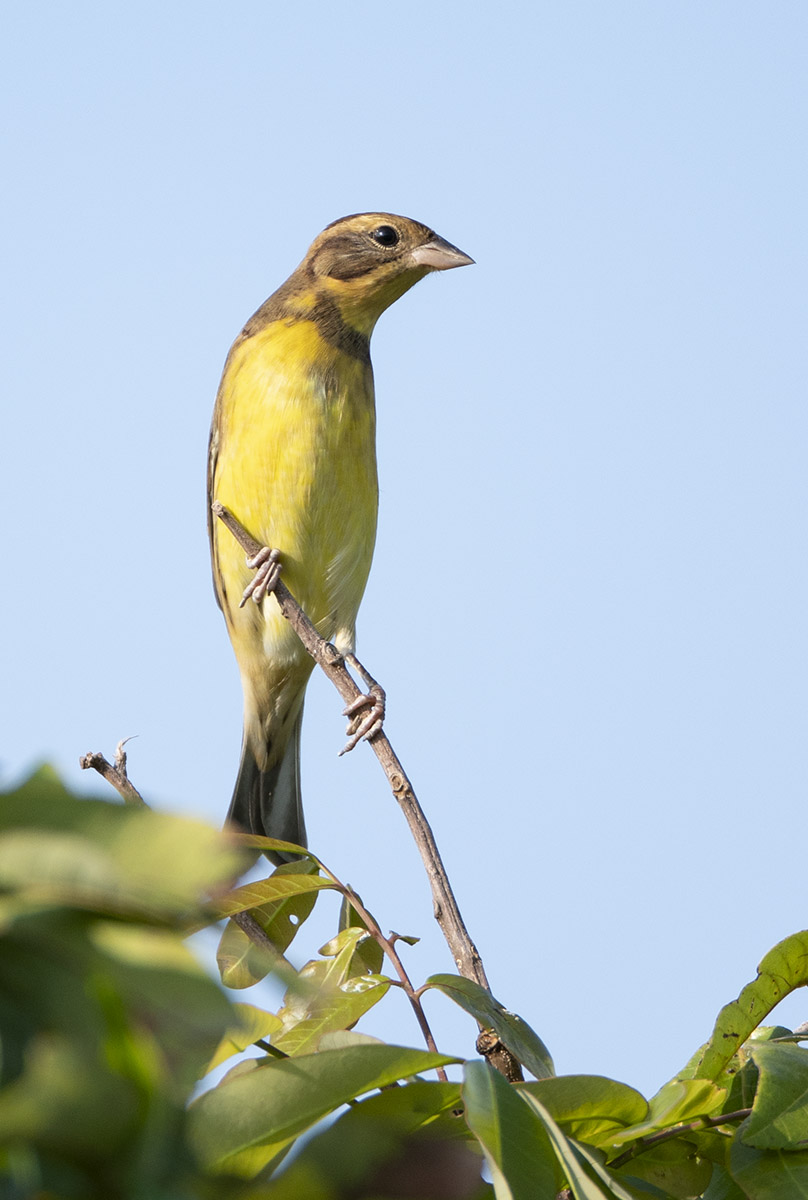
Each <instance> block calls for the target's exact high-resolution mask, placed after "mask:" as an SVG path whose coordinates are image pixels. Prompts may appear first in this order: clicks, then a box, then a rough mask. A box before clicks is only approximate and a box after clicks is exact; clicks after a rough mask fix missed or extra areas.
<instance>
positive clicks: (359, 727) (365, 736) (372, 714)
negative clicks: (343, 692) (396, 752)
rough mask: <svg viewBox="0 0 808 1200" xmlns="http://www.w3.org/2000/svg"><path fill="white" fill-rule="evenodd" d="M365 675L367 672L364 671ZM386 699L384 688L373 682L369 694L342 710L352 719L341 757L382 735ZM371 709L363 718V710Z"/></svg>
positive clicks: (345, 715)
mask: <svg viewBox="0 0 808 1200" xmlns="http://www.w3.org/2000/svg"><path fill="white" fill-rule="evenodd" d="M363 674H365V672H364V671H363ZM385 703H386V697H385V694H384V688H383V687H382V686H381V685H380V684H378V683H376V682H375V681H373V682H372V683H371V684H370V686H369V688H368V690H367V693H365V694H363V695H361V696H357V697H356V699H355V700H352V701H351V703H350V704H349V705H347V707H346V708H344V709H343V710H342V715H343V716H344V717H350V718H351V719H350V720H349V722H348V729H347V731H346V732H347V733H348V735H349V737H348V741H347V742H346V743H345V745H344V746H343V747H342V749H341V750H340V752H339V753H340V757H342V755H343V754H347V753H348V751H349V750H353V748H354V746H357V745H358V744H359V743H360V742H361V741H370V739H371V738H374V737H375V736H376V734H377V733H381V731H382V725H383V724H384V711H385ZM364 708H369V709H370V711H369V712H367V713H366V714H365V715H364V716H361V712H362V709H364Z"/></svg>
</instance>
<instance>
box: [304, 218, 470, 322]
mask: <svg viewBox="0 0 808 1200" xmlns="http://www.w3.org/2000/svg"><path fill="white" fill-rule="evenodd" d="M473 262H474V259H473V258H469V256H468V255H467V254H464V253H463V251H462V250H458V248H457V246H453V245H452V244H451V242H447V241H445V240H444V239H443V238H442V237H438V235H437V234H436V233H435V232H434V231H433V230H432V229H429V228H428V227H427V226H426V225H421V224H420V223H419V222H418V221H411V220H410V219H409V218H408V217H397V216H394V214H393V213H357V214H354V215H353V216H350V217H342V218H340V220H339V221H334V222H332V224H331V225H329V226H328V227H327V228H326V229H324V230H323V232H322V233H321V234H320V235H319V237H317V238H315V240H314V242H313V243H312V245H311V246H310V248H309V251H308V254H307V255H306V257H305V258H304V259H303V262H302V263H301V264H300V267H299V268H298V272H303V273H305V275H307V276H308V277H309V278H310V279H311V280H312V282H314V283H315V286H316V287H317V288H318V289H322V290H324V291H325V292H326V293H327V294H328V296H329V297H330V298H331V299H332V300H333V301H334V303H335V304H336V305H337V307H338V308H339V311H340V314H341V316H342V318H343V320H344V321H346V322H347V323H348V324H349V325H351V326H352V327H353V328H354V329H357V330H358V331H359V332H360V333H364V334H368V335H369V334H370V332H371V331H372V329H373V326H374V325H375V324H376V321H377V320H378V319H379V317H380V316H381V314H382V313H383V312H384V310H385V309H386V308H389V306H390V305H391V304H392V303H393V302H394V301H395V300H398V298H399V296H403V295H404V293H405V292H406V291H408V289H409V288H411V287H412V286H413V284H415V283H417V282H418V280H419V279H423V277H424V275H428V274H429V273H430V272H431V271H448V270H450V269H451V268H452V267H464V266H466V265H468V264H469V263H473Z"/></svg>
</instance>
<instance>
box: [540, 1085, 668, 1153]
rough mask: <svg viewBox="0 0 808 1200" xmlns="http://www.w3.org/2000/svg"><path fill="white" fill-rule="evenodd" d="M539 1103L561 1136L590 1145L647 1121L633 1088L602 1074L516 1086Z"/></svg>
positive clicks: (606, 1142)
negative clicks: (558, 1127) (555, 1124)
mask: <svg viewBox="0 0 808 1200" xmlns="http://www.w3.org/2000/svg"><path fill="white" fill-rule="evenodd" d="M516 1087H517V1089H518V1090H519V1091H520V1092H521V1091H524V1092H528V1093H530V1095H532V1096H535V1097H536V1099H537V1100H539V1101H541V1103H542V1104H543V1105H544V1107H545V1108H546V1109H547V1111H548V1112H549V1113H550V1115H551V1117H552V1118H553V1120H554V1121H556V1123H557V1124H558V1125H560V1126H561V1128H562V1129H563V1131H564V1133H566V1134H568V1135H569V1136H570V1137H574V1138H577V1140H578V1141H581V1142H588V1143H589V1144H590V1145H593V1146H600V1145H613V1144H614V1134H615V1133H616V1132H619V1131H620V1130H622V1129H625V1128H626V1127H628V1126H634V1125H639V1124H641V1123H642V1122H644V1121H645V1120H646V1119H647V1118H648V1114H649V1108H648V1101H647V1100H646V1099H645V1098H644V1097H643V1096H642V1095H640V1093H639V1092H638V1091H635V1089H634V1088H631V1087H629V1086H628V1085H627V1084H625V1083H617V1082H616V1081H615V1080H614V1079H605V1078H604V1077H603V1076H602V1075H559V1076H556V1077H554V1078H553V1079H541V1080H538V1081H537V1082H535V1083H520V1084H517V1085H516Z"/></svg>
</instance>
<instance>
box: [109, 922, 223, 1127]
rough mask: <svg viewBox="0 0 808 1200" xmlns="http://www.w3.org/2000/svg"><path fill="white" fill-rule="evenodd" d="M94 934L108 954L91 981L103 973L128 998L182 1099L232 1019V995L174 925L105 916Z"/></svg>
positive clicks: (171, 1085) (177, 1097)
mask: <svg viewBox="0 0 808 1200" xmlns="http://www.w3.org/2000/svg"><path fill="white" fill-rule="evenodd" d="M88 940H89V942H90V944H91V945H92V946H93V947H94V948H95V949H96V950H98V951H99V953H100V954H101V955H102V956H103V957H102V960H101V963H100V964H99V970H98V972H97V975H94V976H91V983H92V981H93V980H94V979H95V978H97V977H98V976H100V977H99V978H98V983H99V985H100V986H102V987H103V988H104V989H106V991H107V993H109V991H110V989H112V991H113V992H114V993H117V996H118V997H121V998H123V1002H124V1005H125V1008H126V1009H128V1011H129V1012H130V1013H131V1017H132V1020H133V1024H134V1025H135V1027H136V1028H140V1027H141V1026H143V1027H145V1029H146V1030H147V1032H148V1035H149V1038H150V1039H152V1038H153V1039H154V1049H155V1052H156V1053H157V1054H158V1055H159V1058H160V1061H161V1062H162V1064H163V1068H162V1069H163V1072H164V1075H165V1079H164V1084H163V1086H164V1087H166V1088H170V1091H171V1094H172V1095H173V1096H174V1098H175V1100H176V1101H177V1102H178V1103H182V1101H183V1100H184V1098H185V1094H186V1092H187V1090H188V1089H189V1088H190V1087H192V1086H193V1084H194V1082H195V1081H196V1080H197V1079H198V1078H199V1076H200V1075H201V1074H202V1072H203V1071H204V1069H205V1064H206V1062H207V1061H208V1058H209V1057H210V1055H211V1054H212V1053H213V1050H214V1048H215V1047H216V1045H217V1044H218V1042H219V1041H220V1039H221V1037H222V1034H223V1032H224V1030H225V1029H226V1027H227V1025H228V1024H230V1023H231V1022H232V1019H233V1018H232V1010H231V1006H230V1003H229V1001H228V1000H227V997H226V996H225V995H224V993H223V992H222V991H221V989H220V988H219V987H217V986H216V984H215V983H214V982H213V980H212V979H210V977H209V976H208V975H207V973H206V972H205V971H204V970H203V968H202V966H201V965H200V964H199V963H198V962H197V960H196V959H195V958H194V956H193V955H192V954H191V952H190V951H189V949H188V947H187V946H186V945H185V944H184V943H183V942H182V941H180V940H179V938H178V937H177V935H176V934H175V933H173V932H171V931H169V930H161V929H150V928H148V927H146V928H143V927H138V926H137V925H128V924H123V923H122V922H119V921H100V920H99V921H97V922H94V924H93V926H92V927H91V929H90V931H89V938H88ZM169 1081H171V1082H169Z"/></svg>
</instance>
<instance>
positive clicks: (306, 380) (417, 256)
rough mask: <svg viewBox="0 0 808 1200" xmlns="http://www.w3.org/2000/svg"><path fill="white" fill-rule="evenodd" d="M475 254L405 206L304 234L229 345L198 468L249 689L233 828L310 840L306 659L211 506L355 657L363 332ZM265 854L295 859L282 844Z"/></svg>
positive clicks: (367, 561)
mask: <svg viewBox="0 0 808 1200" xmlns="http://www.w3.org/2000/svg"><path fill="white" fill-rule="evenodd" d="M473 261H474V260H473V259H472V258H470V257H469V256H468V255H467V254H464V253H463V251H462V250H458V248H457V247H456V246H453V245H452V244H451V243H450V242H447V241H446V240H445V239H444V238H442V237H439V236H438V235H437V234H436V233H435V232H434V230H432V229H430V228H429V227H428V226H426V225H423V224H421V223H420V222H418V221H413V220H411V219H409V218H407V217H401V216H396V215H395V214H393V213H385V212H373V213H354V214H352V215H350V216H347V217H342V218H340V220H338V221H334V222H332V223H331V224H330V225H328V226H327V227H326V228H325V229H324V230H323V232H322V233H320V234H319V235H318V236H317V237H316V238H315V240H314V242H313V243H312V245H311V246H310V247H309V250H308V252H307V253H306V256H305V257H304V259H303V260H302V262H301V263H300V265H299V266H298V267H297V268H296V269H295V271H293V273H292V274H291V275H290V277H289V278H288V279H287V280H286V282H285V283H283V284H282V285H281V286H280V287H279V288H278V290H277V291H276V292H274V293H273V295H271V296H270V297H269V299H268V300H267V301H266V302H265V303H264V304H263V305H262V306H261V307H260V308H259V309H258V311H257V312H256V313H255V314H254V315H253V316H252V317H251V318H250V319H249V320H248V321H247V323H246V325H245V326H244V328H243V329H242V330H241V333H240V334H239V335H238V337H237V338H236V340H235V342H234V343H233V345H232V347H231V349H230V352H229V354H228V356H227V359H226V362H225V366H224V371H223V374H222V379H221V383H220V385H219V390H218V393H217V397H216V404H215V408H214V413H213V421H212V425H211V433H210V444H209V465H208V531H209V535H210V547H211V562H212V569H213V580H214V589H215V593H216V598H217V600H218V603H219V606H220V607H221V609H222V612H223V614H224V619H225V623H226V626H227V631H228V633H229V636H230V641H231V643H232V646H233V650H234V652H235V656H236V661H237V664H238V668H239V673H240V676H241V684H242V691H243V698H244V732H243V737H242V747H241V761H240V764H239V770H238V777H237V780H236V784H235V788H234V791H233V797H232V801H231V803H230V809H229V812H228V814H227V820H226V824H227V825H228V826H230V827H235V828H236V829H238V830H241V831H244V832H247V833H253V834H259V835H263V836H266V837H270V838H276V839H280V840H282V841H286V842H292V843H294V844H296V845H299V846H303V847H305V846H306V845H307V841H306V827H305V821H304V816H303V807H302V802H301V790H300V731H301V723H302V718H303V700H304V695H305V691H306V684H307V683H308V680H309V676H310V674H311V671H312V669H313V666H314V664H313V660H312V659H311V658H310V657H309V655H308V654H307V652H306V651H305V650H304V648H303V646H302V644H301V643H300V642H299V640H298V638H297V635H296V634H295V632H294V631H293V629H292V628H291V626H290V625H289V624H288V622H287V621H286V620H285V619H284V617H283V616H282V615H281V612H280V609H279V608H278V605H277V603H276V602H275V600H274V597H273V596H272V595H271V593H266V592H265V588H264V587H263V586H256V583H255V580H253V582H252V583H251V566H250V565H248V563H247V562H246V561H245V559H244V552H243V550H242V549H241V548H240V546H239V545H238V543H237V542H236V540H235V539H234V538H233V536H232V535H231V533H230V532H229V531H228V530H227V529H225V528H224V527H223V525H222V523H221V522H220V521H218V520H216V519H215V517H214V516H213V509H212V505H213V504H214V503H218V504H220V505H224V506H225V508H227V509H229V511H230V512H231V513H232V514H233V516H234V517H236V519H237V520H238V521H239V522H240V523H241V524H242V525H243V526H244V527H245V529H247V530H248V531H249V532H250V533H251V534H252V535H253V537H254V538H255V539H257V541H258V542H260V543H261V544H262V545H264V546H265V547H268V548H270V547H271V549H272V562H271V563H270V565H273V564H274V560H275V559H277V561H278V564H279V566H280V568H281V569H282V571H283V579H284V582H285V584H286V586H287V587H288V588H289V590H290V592H291V593H292V595H293V596H294V597H295V599H296V600H297V601H298V603H299V604H300V605H301V607H302V608H303V610H304V612H305V613H306V614H307V616H308V617H309V618H310V620H311V621H312V622H313V623H314V625H315V627H316V628H317V630H318V632H319V633H320V634H321V635H322V636H323V637H324V638H326V639H327V640H328V641H330V642H332V643H333V644H334V645H335V646H336V648H337V650H338V651H339V652H340V653H341V654H346V655H350V654H352V653H353V650H354V646H355V636H356V635H355V629H356V617H357V612H358V610H359V604H360V601H361V600H362V596H363V593H364V590H365V585H366V583H367V579H368V574H369V571H370V565H371V559H372V557H373V550H374V544H375V540H376V518H377V510H378V480H377V471H376V410H375V394H374V382H373V369H372V366H371V361H370V336H371V333H372V332H373V328H374V326H375V324H376V322H377V320H378V318H379V317H380V316H381V314H382V313H383V312H384V310H385V309H386V308H388V307H389V306H390V305H391V304H393V303H394V302H395V301H396V300H398V299H399V298H400V297H401V296H403V295H404V293H405V292H406V291H408V290H409V289H410V288H411V287H412V286H413V285H414V284H415V283H417V282H418V281H419V280H420V279H422V278H423V277H424V276H425V275H427V274H429V273H431V272H433V271H445V270H449V269H450V268H453V267H461V266H466V265H468V264H471V263H473ZM267 556H268V553H267V554H265V555H264V559H266V558H267ZM256 565H259V563H257V562H255V561H253V562H252V568H254V567H255V566H256ZM263 569H264V571H265V572H266V570H267V567H266V566H264V568H263ZM250 600H254V601H255V603H250V602H249V601H250ZM268 857H269V858H270V859H271V860H272V861H274V862H278V863H280V862H285V861H291V860H293V859H294V856H293V855H291V854H290V853H287V852H285V851H280V850H279V851H277V852H269V854H268Z"/></svg>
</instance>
